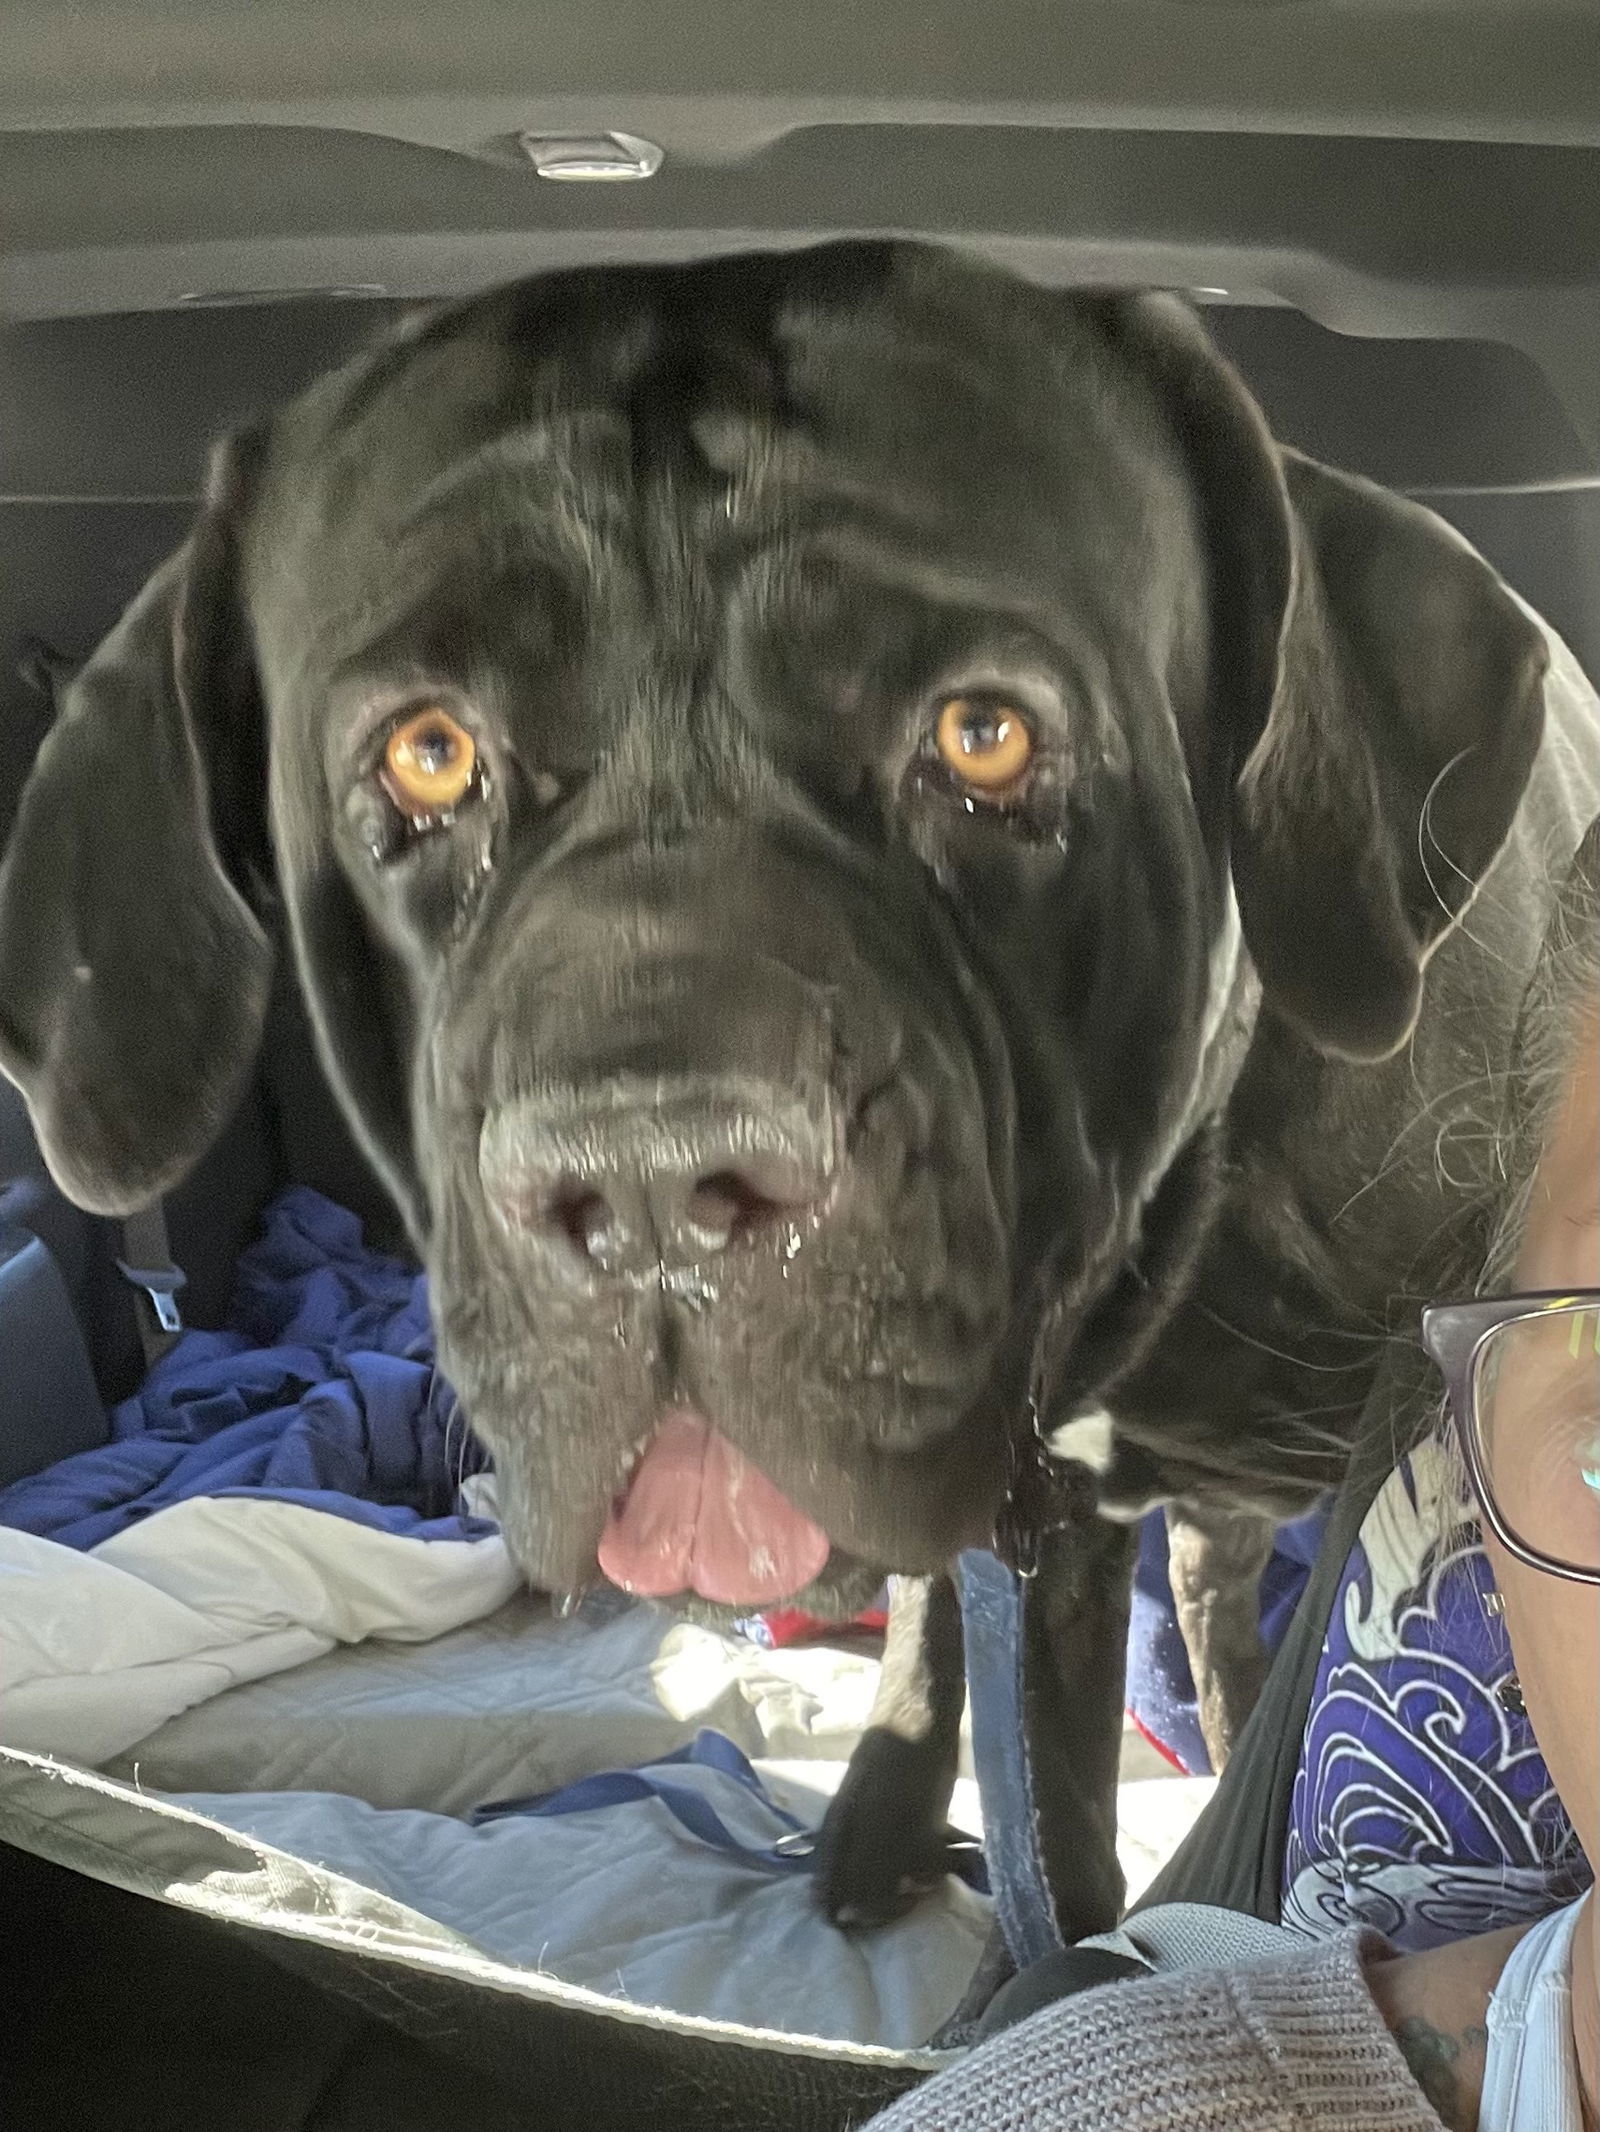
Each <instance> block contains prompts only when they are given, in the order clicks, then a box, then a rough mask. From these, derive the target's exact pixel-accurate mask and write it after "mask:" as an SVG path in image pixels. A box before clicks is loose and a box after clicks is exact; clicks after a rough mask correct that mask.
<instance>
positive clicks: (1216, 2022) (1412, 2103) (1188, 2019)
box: [871, 1933, 1439, 2132]
mask: <svg viewBox="0 0 1600 2132" xmlns="http://www.w3.org/2000/svg"><path fill="white" fill-rule="evenodd" d="M1378 1944H1379V1945H1380V1946H1381V1943H1378ZM1371 1945H1372V1941H1371V1939H1370V1936H1368V1935H1363V1934H1360V1933H1349V1934H1345V1935H1343V1936H1342V1937H1341V1938H1340V1939H1338V1940H1333V1941H1327V1942H1321V1943H1315V1944H1311V1945H1308V1947H1307V1948H1306V1950H1305V1951H1304V1952H1303V1953H1301V1952H1298V1951H1297V1952H1294V1953H1290V1954H1286V1955H1280V1956H1277V1957H1275V1958H1274V1959H1272V1960H1270V1961H1259V1962H1252V1963H1248V1964H1244V1965H1242V1966H1240V1967H1237V1968H1230V1969H1205V1970H1185V1971H1179V1972H1176V1973H1174V1974H1171V1975H1167V1976H1158V1977H1150V1978H1141V1979H1139V1980H1138V1981H1136V1982H1132V1983H1115V1984H1103V1985H1100V1986H1098V1987H1096V1988H1095V1989H1094V1990H1092V1991H1085V1992H1081V1993H1079V1994H1077V1995H1076V1996H1074V1997H1072V1998H1069V1999H1065V2000H1062V2001H1060V2002H1058V2003H1057V2004H1056V2005H1054V2006H1048V2007H1045V2008H1043V2009H1042V2010H1041V2011H1040V2012H1039V2013H1036V2014H1034V2015H1033V2016H1032V2017H1031V2018H1030V2019H1028V2020H1026V2021H1024V2022H1021V2023H1020V2024H1019V2025H1018V2026H1017V2027H1016V2028H1014V2029H1010V2030H1008V2031H1007V2032H1006V2033H1005V2034H1003V2035H1001V2036H998V2037H996V2038H995V2039H994V2041H992V2042H991V2043H988V2044H986V2045H985V2046H983V2048H981V2049H979V2050H975V2051H973V2052H971V2053H970V2054H969V2055H968V2056H967V2057H965V2058H964V2059H962V2060H960V2061H959V2062H958V2063H957V2064H956V2065H954V2066H953V2067H952V2068H951V2069H950V2070H949V2071H948V2072H944V2073H941V2074H939V2075H938V2076H937V2077H936V2078H934V2079H933V2080H930V2081H929V2082H927V2083H926V2084H925V2085H924V2086H923V2087H921V2088H918V2089H916V2090H914V2091H913V2092H912V2093H911V2094H910V2095H907V2096H906V2097H904V2098H903V2099H902V2100H901V2101H900V2102H899V2103H897V2104H896V2105H895V2107H894V2108H893V2109H892V2110H890V2111H888V2112H887V2113H886V2114H885V2115H884V2116H883V2117H881V2118H877V2119H874V2120H873V2125H872V2128H871V2132H980V2128H981V2132H1057V2128H1059V2132H1148V2128H1151V2127H1156V2126H1159V2127H1160V2128H1161V2132H1300V2128H1301V2127H1311V2126H1321V2125H1330V2124H1337V2125H1339V2126H1340V2127H1342V2128H1343V2132H1380V2128H1381V2132H1439V2120H1438V2118H1437V2117H1435V2115H1434V2114H1433V2112H1432V2111H1431V2110H1430V2109H1429V2107H1428V2106H1427V2104H1426V2102H1425V2101H1424V2099H1423V2097H1422V2094H1421V2091H1420V2090H1419V2089H1418V2087H1417V2085H1416V2083H1415V2081H1414V2080H1413V2078H1412V2076H1411V2074H1410V2072H1409V2070H1408V2069H1407V2067H1406V2064H1405V2061H1404V2059H1403V2058H1402V2056H1401V2055H1400V2052H1399V2050H1398V2049H1397V2048H1396V2046H1395V2043H1394V2040H1393V2038H1392V2037H1391V2036H1390V2034H1389V2032H1388V2030H1387V2029H1386V2028H1385V2026H1384V2023H1383V2019H1382V2016H1381V2015H1380V2014H1379V2012H1378V2009H1377V2006H1376V2004H1375V2003H1374V2001H1373V1999H1372V1996H1371V1994H1370V1992H1369V1991H1368V1990H1367V1988H1366V1983H1365V1978H1364V1972H1363V1966H1362V1965H1363V1960H1364V1959H1365V1958H1367V1956H1368V1954H1369V1953H1370V1949H1371Z"/></svg>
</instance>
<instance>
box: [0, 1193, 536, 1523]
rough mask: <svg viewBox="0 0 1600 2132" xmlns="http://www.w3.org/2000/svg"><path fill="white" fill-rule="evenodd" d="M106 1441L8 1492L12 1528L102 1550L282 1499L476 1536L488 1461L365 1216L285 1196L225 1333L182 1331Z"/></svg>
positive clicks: (2, 1498)
mask: <svg viewBox="0 0 1600 2132" xmlns="http://www.w3.org/2000/svg"><path fill="white" fill-rule="evenodd" d="M111 1438H112V1440H111V1442H110V1443H108V1444H106V1445H105V1446H103V1447H102V1448H100V1449H98V1450H94V1451H84V1452H80V1453H79V1455H78V1456H77V1457H75V1458H68V1459H63V1460H62V1461H61V1462H60V1463H59V1464H58V1465H54V1466H50V1467H48V1468H46V1470H45V1471H44V1472H43V1473H39V1474H33V1475H30V1476H29V1477H28V1478H26V1479H24V1480H20V1481H17V1482H15V1483H14V1484H13V1485H12V1486H11V1487H9V1488H6V1489H4V1490H0V1524H6V1525H12V1526H18V1527H20V1528H21V1529H22V1530H23V1531H26V1532H32V1533H37V1534H40V1535H41V1536H43V1537H44V1538H47V1539H51V1540H56V1541H59V1542H60V1543H61V1544H62V1545H64V1546H67V1547H79V1548H90V1547H96V1546H98V1545H99V1544H100V1542H101V1541H103V1540H109V1539H110V1538H112V1537H113V1535H114V1534H116V1533H119V1532H122V1531H123V1530H125V1529H126V1528H127V1527H128V1526H130V1525H132V1524H134V1523H136V1522H137V1521H138V1520H139V1519H141V1518H147V1517H149V1516H150V1515H151V1514H152V1513H153V1512H155V1511H157V1510H163V1509H165V1508H166V1507H167V1506H168V1505H169V1504H172V1503H178V1502H182V1501H183V1500H184V1499H185V1498H186V1497H189V1496H201V1495H203V1496H219V1495H252V1496H273V1497H277V1498H279V1499H281V1500H283V1501H285V1502H292V1503H304V1504H307V1505H309V1506H310V1507H311V1508H313V1509H316V1510H325V1511H331V1512H333V1513H335V1514H336V1515H338V1516H340V1517H346V1518H354V1519H357V1520H359V1521H360V1522H361V1523H363V1524H366V1525H371V1526H376V1527H379V1528H381V1529H383V1530H385V1531H388V1532H393V1533H400V1534H405V1535H408V1536H410V1537H411V1538H414V1539H418V1540H471V1539H481V1538H483V1537H485V1536H486V1535H487V1534H489V1533H491V1532H492V1531H493V1530H494V1527H493V1526H492V1525H490V1524H488V1523H487V1522H485V1521H484V1520H483V1519H481V1518H475V1517H471V1516H468V1515H466V1514H464V1513H463V1512H462V1510H461V1507H460V1502H459V1493H460V1484H461V1482H462V1480H463V1479H465V1478H466V1476H467V1475H469V1474H473V1473H478V1472H481V1471H482V1470H483V1468H484V1466H485V1464H486V1460H485V1458H484V1454H483V1452H482V1450H481V1448H480V1446H479V1445H478V1444H477V1443H476V1442H475V1441H474V1439H473V1438H472V1437H471V1436H470V1435H469V1433H468V1432H467V1429H466V1427H465V1425H464V1423H463V1422H462V1420H461V1417H460V1415H459V1413H458V1411H457V1407H456V1402H455V1398H454V1395H453V1394H452V1392H451V1391H450V1388H449V1386H448V1385H447V1384H446V1383H445V1381H444V1379H443V1378H442V1377H441V1376H440V1375H439V1373H438V1371H437V1369H436V1368H435V1367H434V1360H433V1333H432V1329H431V1327H430V1325H429V1321H428V1297H427V1287H426V1283H425V1282H424V1280H423V1277H422V1275H421V1274H420V1273H419V1272H418V1271H417V1270H416V1268H415V1267H414V1266H410V1265H406V1264H405V1263H403V1262H402V1261H401V1260H398V1259H392V1258H386V1257H384V1256H383V1255H382V1254H381V1253H378V1252H375V1251H371V1250H369V1249H368V1248H367V1247H366V1245H365V1244H364V1243H363V1242H362V1237H361V1224H360V1223H359V1221H357V1219H356V1217H355V1216H354V1215H353V1214H350V1213H347V1212H346V1211H345V1210H344V1209H343V1208H342V1207H337V1206H335V1205H333V1203H332V1202H331V1201H330V1200H326V1199H324V1198H323V1197H322V1196H321V1194H320V1193H317V1192H312V1191H308V1190H305V1189H297V1190H294V1191H291V1192H287V1193H285V1194H284V1196H283V1197H282V1198H281V1199H279V1200H278V1201H277V1202H276V1203H275V1204H274V1205H273V1206H272V1207H271V1208H270V1209H269V1210H268V1213H267V1216H266V1223H265V1230H264V1234H263V1235H262V1237H261V1239H260V1240H259V1242H257V1243H255V1244H254V1245H252V1246H251V1248H250V1249H249V1250H248V1251H247V1252H246V1253H245V1254H244V1256H243V1258H242V1259H241V1260H240V1262H239V1273H238V1282H237V1287H236V1292H235V1295H234V1300H233V1304H232V1307H231V1309H230V1312H229V1322H228V1325H227V1327H226V1329H225V1330H223V1331H221V1332H191V1333H186V1334H185V1335H184V1336H183V1338H182V1339H181V1340H180V1341H179V1342H178V1344H177V1345H176V1346H175V1347H174V1348H173V1349H172V1351H171V1352H170V1353H169V1354H167V1355H165V1356H164V1357H163V1358H162V1359H161V1361H160V1362H158V1363H157V1364H156V1366H155V1368H154V1369H153V1370H152V1371H151V1373H150V1375H149V1377H148V1378H147V1379H146V1381H145V1384H144V1386H143V1387H142V1389H141V1390H140V1391H139V1392H138V1393H137V1394H136V1396H135V1397H134V1398H132V1399H129V1400H126V1401H124V1402H123V1404H122V1405H121V1406H119V1407H117V1408H116V1409H114V1411H113V1413H112V1416H111Z"/></svg>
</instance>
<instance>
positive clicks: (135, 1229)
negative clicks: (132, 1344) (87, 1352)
mask: <svg viewBox="0 0 1600 2132" xmlns="http://www.w3.org/2000/svg"><path fill="white" fill-rule="evenodd" d="M122 1250H123V1256H122V1257H121V1258H119V1259H118V1260H117V1271H118V1272H119V1273H120V1274H121V1275H122V1277H123V1279H124V1280H125V1281H128V1282H130V1283H131V1284H132V1286H133V1288H134V1289H135V1291H136V1296H137V1299H136V1301H135V1304H134V1317H135V1318H136V1320H137V1322H138V1327H139V1345H140V1346H141V1347H142V1348H143V1349H144V1359H145V1362H146V1364H147V1365H148V1366H153V1365H154V1364H156V1363H157V1362H159V1361H160V1360H161V1357H162V1356H163V1355H164V1354H166V1353H167V1351H168V1350H169V1349H170V1348H171V1347H173V1346H174V1345H175V1343H176V1342H177V1340H178V1337H179V1335H180V1334H181V1333H182V1331H183V1317H182V1314H181V1313H180V1311H179V1309H178V1291H179V1289H180V1288H182V1287H183V1285H184V1281H185V1278H186V1276H185V1275H184V1273H183V1271H182V1269H181V1268H180V1267H178V1266H176V1265H174V1264H173V1260H172V1244H171V1240H170V1239H169V1237H168V1235H167V1217H166V1214H165V1212H164V1211H163V1209H162V1205H161V1202H160V1200H159V1199H153V1200H152V1201H151V1202H150V1204H149V1206H147V1207H140V1208H139V1209H138V1210H137V1212H135V1213H133V1214H130V1215H129V1216H128V1218H127V1220H126V1221H124V1223H123V1224H122Z"/></svg>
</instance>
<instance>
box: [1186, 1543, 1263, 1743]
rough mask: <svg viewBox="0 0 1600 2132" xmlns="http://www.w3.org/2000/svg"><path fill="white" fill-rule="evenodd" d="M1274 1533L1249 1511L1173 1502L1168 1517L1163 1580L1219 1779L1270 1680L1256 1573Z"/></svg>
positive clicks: (1205, 1736)
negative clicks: (1168, 1585) (1165, 1579)
mask: <svg viewBox="0 0 1600 2132" xmlns="http://www.w3.org/2000/svg"><path fill="white" fill-rule="evenodd" d="M1275 1530H1276V1527H1275V1525H1274V1523H1273V1521H1272V1519H1271V1518H1263V1517H1261V1516H1259V1515H1257V1514H1256V1513H1255V1512H1254V1511H1248V1510H1225V1509H1219V1508H1216V1507H1215V1506H1212V1505H1208V1504H1199V1503H1182V1504H1179V1503H1174V1504H1172V1505H1171V1506H1170V1507H1169V1509H1168V1511H1167V1576H1168V1579H1169V1581H1170V1583H1171V1585H1172V1599H1173V1604H1174V1606H1175V1607H1176V1609H1177V1614H1178V1627H1179V1629H1180V1630H1181V1631H1182V1634H1183V1641H1184V1648H1185V1649H1186V1650H1187V1651H1188V1654H1189V1670H1190V1671H1191V1672H1192V1673H1193V1675H1194V1687H1195V1700H1196V1703H1197V1705H1198V1711H1199V1719H1200V1733H1201V1737H1202V1738H1203V1739H1204V1741H1205V1743H1206V1752H1207V1753H1208V1754H1209V1755H1210V1757H1211V1767H1212V1769H1213V1770H1214V1771H1215V1772H1216V1774H1217V1775H1218V1776H1220V1775H1221V1774H1222V1772H1223V1770H1224V1769H1225V1768H1226V1767H1227V1764H1228V1757H1229V1756H1230V1755H1231V1754H1232V1752H1233V1750H1234V1748H1235V1747H1236V1746H1237V1745H1238V1743H1239V1734H1240V1733H1241V1732H1242V1731H1243V1730H1244V1724H1245V1720H1246V1718H1248V1717H1249V1715H1250V1713H1251V1711H1252V1710H1253V1709H1254V1708H1255V1706H1256V1699H1257V1697H1258V1696H1259V1695H1260V1693H1261V1687H1262V1683H1263V1682H1264V1681H1265V1679H1266V1677H1267V1653H1266V1648H1265V1646H1264V1645H1263V1643H1262V1641H1261V1573H1262V1571H1263V1570H1264V1569H1265V1568H1266V1566H1267V1562H1268V1560H1269V1558H1270V1556H1271V1554H1272V1540H1273V1534H1274V1532H1275Z"/></svg>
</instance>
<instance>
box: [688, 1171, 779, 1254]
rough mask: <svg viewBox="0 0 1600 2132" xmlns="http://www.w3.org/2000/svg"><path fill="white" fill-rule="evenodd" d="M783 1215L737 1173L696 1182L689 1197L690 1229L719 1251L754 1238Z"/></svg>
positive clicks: (774, 1202) (718, 1173) (775, 1203)
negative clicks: (758, 1232) (757, 1232)
mask: <svg viewBox="0 0 1600 2132" xmlns="http://www.w3.org/2000/svg"><path fill="white" fill-rule="evenodd" d="M787 1211H788V1210H787V1209H786V1208H785V1207H784V1205H783V1204H782V1202H781V1201H779V1200H776V1199H769V1198H768V1196H767V1194H766V1193H765V1192H763V1191H760V1190H758V1188H757V1187H756V1186H755V1185H754V1184H752V1183H751V1181H750V1179H749V1178H748V1177H742V1176H741V1175H740V1174H739V1172H738V1171H737V1170H716V1171H714V1172H713V1173H712V1175H710V1176H709V1177H702V1178H700V1179H699V1180H698V1181H697V1183H696V1184H695V1187H694V1190H693V1191H692V1192H691V1193H690V1195H689V1204H688V1216H689V1222H690V1225H691V1227H692V1228H694V1229H695V1230H696V1231H698V1233H699V1234H700V1235H701V1236H702V1237H703V1238H704V1239H705V1240H706V1242H707V1243H709V1244H713V1245H715V1246H717V1247H719V1248H720V1247H721V1246H722V1245H724V1244H730V1243H737V1242H739V1241H740V1240H741V1239H743V1238H744V1237H747V1236H751V1235H754V1233H755V1232H756V1231H757V1230H758V1229H762V1228H765V1227H766V1226H767V1225H768V1224H769V1223H771V1222H774V1221H776V1220H777V1219H778V1217H779V1216H780V1215H782V1214H784V1213H785V1212H787Z"/></svg>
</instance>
